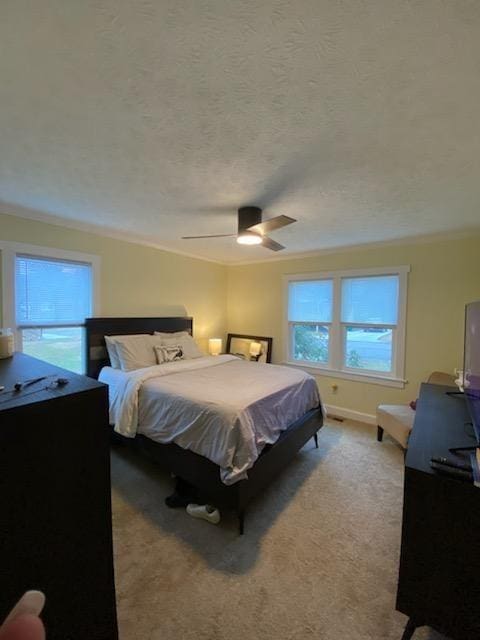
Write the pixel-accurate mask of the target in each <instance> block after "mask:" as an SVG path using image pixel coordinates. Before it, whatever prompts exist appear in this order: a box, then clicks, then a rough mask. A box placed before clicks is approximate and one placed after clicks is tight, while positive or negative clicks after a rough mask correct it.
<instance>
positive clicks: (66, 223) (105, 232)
mask: <svg viewBox="0 0 480 640" xmlns="http://www.w3.org/2000/svg"><path fill="white" fill-rule="evenodd" d="M0 213H3V214H4V215H7V216H12V217H14V218H15V217H17V218H25V219H28V220H34V221H36V222H43V223H45V224H51V225H54V226H57V227H64V228H67V229H74V230H75V231H83V232H85V233H91V234H94V235H97V236H101V237H105V238H111V239H113V240H121V241H122V242H128V243H129V244H137V245H141V246H145V247H150V248H151V249H158V250H160V251H165V252H167V253H173V254H176V255H179V256H183V257H185V258H192V259H194V260H201V261H203V262H209V263H213V264H217V265H221V266H224V267H244V266H249V265H255V264H266V263H269V262H287V261H289V260H302V259H304V258H316V257H319V256H325V255H331V254H334V253H335V254H338V253H351V252H352V251H370V250H372V249H378V248H384V247H395V246H401V245H405V244H429V243H434V242H442V241H446V240H461V239H462V238H468V237H471V236H472V235H480V227H473V228H468V229H462V230H458V231H449V232H440V233H432V234H423V235H418V236H406V237H403V238H395V239H394V240H379V241H376V242H366V243H361V244H355V243H354V244H349V245H341V246H338V247H328V248H323V249H321V248H320V249H314V250H311V251H297V252H295V253H293V252H292V253H288V254H283V255H281V256H279V255H274V256H272V257H270V258H260V259H251V260H239V261H231V262H230V261H229V262H225V261H222V260H214V259H213V258H206V257H205V256H201V255H198V254H196V253H190V252H187V251H181V250H178V249H172V248H171V247H167V246H166V245H163V244H160V243H158V242H152V241H151V240H149V239H147V238H145V236H142V235H141V234H136V233H131V232H129V231H120V230H116V229H110V228H108V227H104V226H102V225H96V224H92V223H88V222H80V221H77V220H70V219H67V218H62V217H61V216H57V215H54V214H51V213H44V212H40V211H36V210H34V209H27V208H25V207H21V206H19V205H11V204H8V203H4V202H1V201H0Z"/></svg>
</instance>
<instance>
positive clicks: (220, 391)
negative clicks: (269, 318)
mask: <svg viewBox="0 0 480 640" xmlns="http://www.w3.org/2000/svg"><path fill="white" fill-rule="evenodd" d="M99 379H100V380H101V381H102V382H105V383H107V384H108V385H109V396H110V421H111V423H112V424H114V425H115V431H117V432H118V433H121V434H122V435H124V436H127V437H131V438H133V437H135V435H136V433H137V432H138V433H142V434H144V435H146V436H148V437H149V438H151V439H152V440H155V441H156V442H161V443H169V442H175V443H176V444H178V445H179V446H180V447H182V448H184V449H190V450H191V451H194V452H195V453H198V454H200V455H202V456H204V457H206V458H208V459H209V460H211V461H212V462H214V463H215V464H217V465H219V467H220V468H221V472H220V475H221V479H222V481H223V482H224V483H225V484H233V483H234V482H237V481H239V480H242V479H243V478H246V477H247V471H248V469H250V468H251V467H252V466H253V464H254V463H255V460H256V459H257V458H258V456H259V455H260V453H261V451H262V449H263V447H264V446H265V445H266V444H267V443H268V444H273V443H274V442H275V441H276V440H277V438H278V436H279V435H280V432H281V431H283V430H285V429H286V428H287V427H288V426H289V425H290V424H291V423H292V422H294V421H295V420H297V419H298V418H300V417H301V416H302V415H303V414H304V413H306V412H307V411H309V410H310V409H313V408H314V407H317V406H318V405H319V403H320V399H319V394H318V389H317V385H316V383H315V380H314V378H313V377H312V376H310V375H308V374H307V373H304V372H303V371H300V370H297V369H292V368H289V367H282V366H277V365H271V364H261V363H253V362H245V361H243V360H239V359H238V358H236V357H234V356H230V355H222V356H217V357H211V356H208V357H202V358H195V359H192V360H182V361H179V362H172V363H168V364H162V365H158V366H154V367H148V368H145V369H138V370H136V371H130V372H123V371H119V370H116V369H112V368H110V367H105V368H104V369H102V371H101V373H100V377H99Z"/></svg>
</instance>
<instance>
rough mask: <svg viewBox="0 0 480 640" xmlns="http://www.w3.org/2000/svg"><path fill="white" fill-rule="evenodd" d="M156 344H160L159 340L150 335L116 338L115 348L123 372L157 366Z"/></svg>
mask: <svg viewBox="0 0 480 640" xmlns="http://www.w3.org/2000/svg"><path fill="white" fill-rule="evenodd" d="M155 344H160V343H159V338H158V337H155V336H151V335H148V334H146V335H139V336H121V337H118V338H116V340H115V346H116V348H117V355H118V358H119V360H120V366H121V368H122V371H133V370H134V369H143V368H144V367H153V365H156V364H157V358H156V355H155V351H154V346H155Z"/></svg>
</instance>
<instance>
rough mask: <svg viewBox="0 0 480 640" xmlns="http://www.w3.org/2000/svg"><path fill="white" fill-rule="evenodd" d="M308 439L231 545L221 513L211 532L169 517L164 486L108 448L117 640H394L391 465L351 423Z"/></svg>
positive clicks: (156, 475)
mask: <svg viewBox="0 0 480 640" xmlns="http://www.w3.org/2000/svg"><path fill="white" fill-rule="evenodd" d="M319 440H320V449H319V450H316V449H315V448H314V445H313V441H311V442H309V443H307V445H306V446H305V447H304V449H303V450H302V451H301V452H300V453H299V454H298V456H297V457H296V459H295V461H294V462H293V463H292V464H291V465H290V466H289V467H288V468H287V469H285V472H284V473H283V474H282V475H281V476H280V477H279V479H278V481H277V482H276V483H275V485H274V486H272V487H270V489H268V490H267V491H266V492H265V493H264V494H263V495H262V496H260V497H259V498H258V499H257V500H256V501H255V502H254V503H253V504H252V506H251V508H250V511H249V512H248V513H247V519H246V535H245V536H243V537H240V536H238V534H237V521H236V519H235V517H234V516H233V515H231V514H224V517H223V519H222V522H221V523H220V524H219V525H218V526H214V525H211V524H208V523H206V522H204V521H198V520H194V519H193V518H191V517H190V516H188V515H187V514H186V513H185V511H183V510H171V509H167V508H166V507H165V506H164V504H163V499H164V497H165V496H166V495H168V494H169V493H170V492H171V488H172V481H171V480H170V478H169V477H168V475H167V474H165V473H163V472H160V471H159V470H158V469H157V468H156V467H154V466H153V465H152V464H151V463H149V462H147V461H145V460H143V459H139V458H138V457H137V456H136V455H134V454H133V453H132V452H129V451H126V450H125V449H120V450H119V449H117V450H115V451H114V453H113V455H112V477H113V514H114V542H115V565H116V583H117V601H118V615H119V626H120V638H121V640H136V639H141V640H190V639H192V640H193V639H194V638H196V639H209V640H232V638H237V639H239V640H242V639H243V638H249V639H258V640H267V639H268V640H272V639H278V640H297V639H298V640H300V639H302V640H304V639H306V640H308V639H309V638H318V639H322V640H339V639H341V640H343V639H347V638H348V639H353V640H367V639H369V640H370V639H381V638H385V639H390V638H391V639H395V640H400V638H401V635H402V631H403V626H404V624H405V622H406V619H405V617H404V616H403V615H401V614H400V613H398V612H396V611H395V590H396V581H397V568H398V556H399V545H400V526H401V508H402V481H403V469H402V461H403V454H402V452H401V450H400V449H399V448H398V447H397V446H396V445H395V444H394V443H393V442H392V441H389V440H388V438H387V439H386V441H385V442H383V443H382V444H379V443H377V442H376V439H375V431H374V429H373V427H367V426H364V425H360V424H357V423H350V422H344V423H343V424H340V423H336V422H329V423H328V424H327V425H326V426H325V427H324V428H323V429H322V430H321V432H320V434H319ZM414 638H415V640H426V639H427V638H428V639H429V640H430V639H431V640H433V639H434V638H435V639H439V638H441V636H439V635H438V634H436V633H434V632H432V631H429V630H428V629H426V628H423V629H420V630H418V631H417V632H416V634H415V636H414Z"/></svg>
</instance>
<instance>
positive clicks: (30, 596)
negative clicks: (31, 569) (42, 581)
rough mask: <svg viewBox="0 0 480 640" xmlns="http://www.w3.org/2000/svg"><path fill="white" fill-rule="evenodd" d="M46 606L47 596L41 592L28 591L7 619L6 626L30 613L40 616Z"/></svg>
mask: <svg viewBox="0 0 480 640" xmlns="http://www.w3.org/2000/svg"><path fill="white" fill-rule="evenodd" d="M44 605H45V596H44V595H43V593H42V592H41V591H34V590H32V591H27V592H26V593H24V594H23V596H22V597H21V598H20V600H19V601H18V602H17V604H16V605H15V606H14V607H13V609H12V610H11V611H10V613H9V614H8V616H7V617H6V618H5V621H4V624H5V622H9V621H10V620H13V619H14V618H16V617H17V616H21V615H22V614H24V613H28V614H30V615H32V616H39V615H40V614H41V612H42V609H43V607H44Z"/></svg>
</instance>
